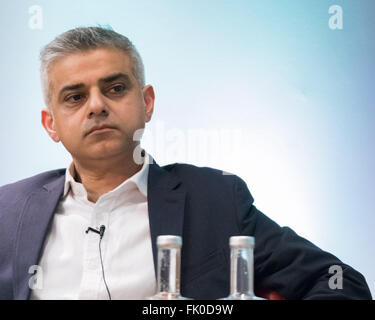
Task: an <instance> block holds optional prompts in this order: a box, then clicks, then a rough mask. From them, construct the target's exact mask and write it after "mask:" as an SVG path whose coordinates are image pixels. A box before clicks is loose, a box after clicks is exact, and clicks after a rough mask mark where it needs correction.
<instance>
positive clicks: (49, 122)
mask: <svg viewBox="0 0 375 320" xmlns="http://www.w3.org/2000/svg"><path fill="white" fill-rule="evenodd" d="M41 115H42V125H43V127H44V129H46V131H47V133H48V135H49V136H50V137H51V138H52V140H53V141H55V142H59V141H60V137H59V136H58V134H57V132H56V129H55V120H54V119H53V115H52V112H51V111H50V110H49V109H42V114H41Z"/></svg>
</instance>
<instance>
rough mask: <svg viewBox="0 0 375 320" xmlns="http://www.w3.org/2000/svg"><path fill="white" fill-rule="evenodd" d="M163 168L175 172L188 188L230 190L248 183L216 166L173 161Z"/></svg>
mask: <svg viewBox="0 0 375 320" xmlns="http://www.w3.org/2000/svg"><path fill="white" fill-rule="evenodd" d="M162 168H163V169H164V170H166V171H168V172H170V173H172V174H174V175H175V176H176V177H177V178H179V179H180V180H181V182H182V183H183V184H184V185H185V186H187V187H188V188H189V187H192V188H194V189H197V188H198V189H200V190H203V189H205V190H215V189H226V190H227V191H230V190H233V188H234V186H237V185H244V186H245V187H247V186H246V183H245V182H244V181H243V180H242V179H241V178H240V177H238V176H237V175H235V174H232V173H229V172H226V171H223V170H219V169H216V168H211V167H198V166H195V165H191V164H186V163H173V164H169V165H166V166H163V167H162Z"/></svg>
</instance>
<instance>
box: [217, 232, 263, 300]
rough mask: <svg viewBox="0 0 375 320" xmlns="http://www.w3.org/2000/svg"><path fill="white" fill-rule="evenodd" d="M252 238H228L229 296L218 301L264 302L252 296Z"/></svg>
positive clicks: (253, 242) (253, 241)
mask: <svg viewBox="0 0 375 320" xmlns="http://www.w3.org/2000/svg"><path fill="white" fill-rule="evenodd" d="M254 244H255V240H254V237H248V236H235V237H230V239H229V246H230V251H231V253H230V294H229V296H228V297H226V298H223V299H220V300H265V299H263V298H261V297H257V296H255V294H254V286H253V283H254V280H253V279H254Z"/></svg>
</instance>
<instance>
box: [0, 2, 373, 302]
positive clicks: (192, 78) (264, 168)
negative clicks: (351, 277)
mask: <svg viewBox="0 0 375 320" xmlns="http://www.w3.org/2000/svg"><path fill="white" fill-rule="evenodd" d="M334 4H336V5H340V6H342V9H343V12H344V16H343V18H344V28H343V30H331V29H330V28H329V27H328V20H329V18H330V15H329V13H328V8H329V7H330V6H331V5H334ZM32 5H39V6H41V8H42V9H43V29H41V30H32V29H30V28H29V27H28V22H29V19H30V14H29V12H28V10H29V7H30V6H32ZM374 9H375V1H373V0H360V1H354V0H353V1H343V0H335V1H328V0H319V1H318V0H316V1H308V0H288V1H282V0H272V1H271V0H267V1H265V0H262V1H260V0H257V1H250V0H246V1H239V0H237V1H229V0H228V1H224V0H219V1H218V0H216V1H207V0H206V1H189V2H186V1H185V2H183V1H172V0H170V1H167V0H159V1H156V0H154V1H145V0H142V1H124V0H121V1H109V0H107V1H88V0H86V1H83V0H81V1H77V0H75V1H72V0H68V1H67V0H64V1H23V0H22V1H21V0H18V1H7V2H6V4H5V3H2V8H1V13H0V32H1V33H0V40H1V43H2V49H1V64H0V72H1V80H0V83H1V86H0V94H1V113H2V116H3V117H2V123H1V127H0V146H1V151H2V154H1V160H0V168H1V175H0V185H3V184H6V183H10V182H14V181H17V180H19V179H22V178H25V177H28V176H31V175H33V174H36V173H39V172H41V171H46V170H49V169H55V168H58V167H64V166H66V165H67V164H68V163H69V161H70V156H69V154H67V152H66V151H65V150H64V148H63V147H62V145H61V144H59V145H57V144H54V143H53V142H52V140H50V139H49V137H48V136H47V134H46V133H45V132H44V129H43V128H42V126H41V124H40V109H41V108H42V107H44V104H43V99H42V94H41V89H40V84H39V60H38V55H39V50H40V49H41V47H42V46H43V45H45V44H46V43H47V42H49V41H51V40H52V39H53V38H54V37H55V36H57V35H58V34H60V33H62V32H64V31H66V30H68V29H71V28H73V27H77V26H88V25H97V24H101V25H106V24H109V25H111V26H112V27H113V29H114V30H116V31H117V32H120V33H122V34H124V35H126V36H128V37H129V38H130V39H131V40H132V41H133V42H134V44H135V45H136V46H137V48H138V49H139V51H140V53H141V55H142V57H143V59H144V64H145V67H146V80H147V81H146V82H147V83H150V84H153V85H154V88H155V90H156V106H155V114H154V117H153V120H152V121H151V123H150V124H149V126H148V129H147V130H148V131H147V132H146V135H145V141H144V146H145V147H146V149H147V150H148V151H149V152H150V153H151V154H152V155H153V156H154V157H155V159H156V161H157V162H158V163H159V164H166V163H170V162H176V161H179V162H190V163H193V164H196V165H207V166H212V167H216V168H220V169H223V170H226V171H229V172H232V173H235V174H237V175H239V176H241V177H242V178H243V179H244V180H245V181H246V182H247V184H248V186H249V189H250V191H251V193H252V194H253V196H254V198H255V204H256V206H257V207H258V208H259V209H260V210H261V211H263V212H264V213H265V214H267V215H268V216H270V217H271V218H272V219H274V220H275V221H276V222H278V223H279V224H281V225H288V226H290V227H291V228H293V229H294V230H295V231H296V232H297V233H299V234H300V235H301V236H304V237H306V238H308V239H309V240H311V241H312V242H314V243H315V244H317V245H318V246H319V247H321V248H322V249H324V250H327V251H330V252H332V253H333V254H335V255H336V256H338V257H339V258H340V259H341V260H343V261H344V262H345V263H348V264H350V265H352V266H353V267H354V268H356V269H358V270H359V271H360V272H361V273H363V274H364V275H365V277H366V279H367V281H368V284H369V286H370V288H371V290H372V294H373V296H375V268H374V257H373V255H374V250H373V249H372V245H373V243H374V242H375V236H374V232H373V229H374V226H375V224H374V222H375V219H374V216H373V213H374V204H373V200H374V190H375V182H374V169H375V168H374V167H375V166H374V161H373V157H374V154H375V151H374V144H373V141H374V138H375V134H374V132H375V130H374V128H373V123H374V119H375V106H374V101H375V90H374V88H373V86H374V84H373V83H374V81H373V75H374V74H375V62H374V57H375V41H374V36H375V22H374V21H375V19H374V15H375V10H374ZM160 126H163V127H164V129H165V130H164V131H168V132H169V134H172V135H173V133H174V134H175V136H179V140H176V138H175V140H173V139H174V138H170V137H169V138H168V137H167V136H165V137H164V136H163V135H162V134H160V132H161V131H160ZM158 128H159V129H158ZM193 129H201V130H205V131H204V132H211V131H214V132H218V130H229V132H234V131H235V130H237V131H238V132H240V134H238V135H237V136H236V139H234V140H233V141H232V142H231V143H229V144H228V143H226V144H225V143H224V144H219V145H216V146H215V148H213V150H211V151H212V152H210V153H209V154H208V156H207V154H206V156H205V157H200V158H199V157H196V154H193V155H192V154H189V152H177V151H176V152H174V150H176V149H171V148H170V147H168V145H170V143H171V142H172V143H175V145H176V144H177V145H178V146H181V141H185V142H186V139H187V137H188V135H189V130H193ZM158 130H159V131H158ZM210 130H211V131H210ZM237 131H236V132H237ZM155 132H159V133H157V134H156V133H155ZM147 133H148V136H147ZM155 135H158V137H159V138H158V142H157V143H159V146H158V147H155V141H153V138H154V137H155ZM160 139H161V140H162V142H160ZM168 139H169V140H168ZM171 139H172V140H171ZM209 147H210V146H208V148H209ZM177 149H178V148H177ZM185 149H186V148H185Z"/></svg>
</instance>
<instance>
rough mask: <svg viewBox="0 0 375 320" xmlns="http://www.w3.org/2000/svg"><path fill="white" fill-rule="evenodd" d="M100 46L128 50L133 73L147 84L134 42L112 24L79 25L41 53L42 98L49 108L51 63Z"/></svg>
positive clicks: (60, 36)
mask: <svg viewBox="0 0 375 320" xmlns="http://www.w3.org/2000/svg"><path fill="white" fill-rule="evenodd" d="M99 48H113V49H119V50H121V51H123V52H125V53H126V54H127V55H128V56H129V57H130V59H131V62H132V72H133V75H134V77H135V78H136V80H137V82H138V84H139V85H140V86H141V87H144V85H145V72H144V66H143V62H142V58H141V56H140V54H139V53H138V51H137V49H136V48H135V46H134V45H133V44H132V42H131V41H130V40H129V39H128V38H127V37H125V36H123V35H121V34H119V33H117V32H115V31H113V30H112V29H111V28H110V27H106V28H104V27H101V26H99V27H79V28H75V29H72V30H68V31H66V32H64V33H63V34H61V35H59V36H58V37H56V38H55V39H54V40H53V41H51V42H50V43H49V44H47V45H46V46H45V47H44V48H43V49H42V50H41V52H40V61H41V66H40V79H41V85H42V90H43V97H44V101H45V103H46V105H47V106H48V107H49V105H50V102H51V101H50V100H51V92H50V82H49V79H48V72H49V67H50V66H51V63H52V62H54V61H56V60H57V59H59V58H62V57H66V56H68V55H70V54H73V53H77V52H82V51H88V50H92V49H99Z"/></svg>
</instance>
